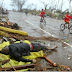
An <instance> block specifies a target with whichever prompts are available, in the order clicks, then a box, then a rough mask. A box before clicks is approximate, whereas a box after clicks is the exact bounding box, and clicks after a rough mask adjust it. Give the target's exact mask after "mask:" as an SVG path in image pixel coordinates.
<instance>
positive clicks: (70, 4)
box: [68, 0, 72, 12]
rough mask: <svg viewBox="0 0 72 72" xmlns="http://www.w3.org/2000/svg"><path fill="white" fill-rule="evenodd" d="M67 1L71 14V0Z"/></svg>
mask: <svg viewBox="0 0 72 72" xmlns="http://www.w3.org/2000/svg"><path fill="white" fill-rule="evenodd" d="M68 1H69V11H70V12H71V11H72V8H71V2H72V0H68Z"/></svg>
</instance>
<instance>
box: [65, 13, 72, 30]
mask: <svg viewBox="0 0 72 72" xmlns="http://www.w3.org/2000/svg"><path fill="white" fill-rule="evenodd" d="M70 19H72V17H71V16H70V15H69V12H67V14H66V15H65V19H64V21H65V24H66V23H67V24H68V29H69V20H70Z"/></svg>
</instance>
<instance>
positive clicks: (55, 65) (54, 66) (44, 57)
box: [43, 56, 57, 67]
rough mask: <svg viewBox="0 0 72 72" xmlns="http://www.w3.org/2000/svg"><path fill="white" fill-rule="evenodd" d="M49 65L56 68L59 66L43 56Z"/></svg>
mask: <svg viewBox="0 0 72 72" xmlns="http://www.w3.org/2000/svg"><path fill="white" fill-rule="evenodd" d="M43 57H44V58H45V59H46V60H47V61H48V62H49V63H51V64H52V65H53V66H54V67H56V66H57V65H56V64H55V63H53V62H52V61H51V60H49V59H48V58H47V57H46V56H43Z"/></svg>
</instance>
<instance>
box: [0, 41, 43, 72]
mask: <svg viewBox="0 0 72 72" xmlns="http://www.w3.org/2000/svg"><path fill="white" fill-rule="evenodd" d="M19 42H20V41H17V42H16V43H19ZM24 42H25V41H24ZM26 43H29V44H30V42H29V41H26ZM7 45H10V44H9V42H3V43H2V44H0V50H2V48H4V47H5V46H7ZM30 54H31V55H29V56H23V58H25V59H30V60H32V59H35V58H37V57H43V51H39V52H30ZM7 59H10V56H9V55H4V54H0V61H3V60H7ZM9 63H10V64H11V65H12V66H19V65H26V64H30V63H31V62H22V61H20V62H18V61H16V60H13V59H10V61H9ZM9 63H6V64H4V65H2V67H11V65H10V64H9ZM26 70H28V69H24V70H20V71H26Z"/></svg>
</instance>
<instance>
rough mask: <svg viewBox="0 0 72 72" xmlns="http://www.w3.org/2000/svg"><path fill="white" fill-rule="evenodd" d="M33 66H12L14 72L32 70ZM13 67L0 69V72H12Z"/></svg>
mask: <svg viewBox="0 0 72 72" xmlns="http://www.w3.org/2000/svg"><path fill="white" fill-rule="evenodd" d="M34 66H35V64H29V65H20V66H13V67H14V68H15V69H16V70H21V69H27V68H33V67H34ZM13 67H5V68H0V71H5V70H6V71H13V70H14V69H13Z"/></svg>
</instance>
